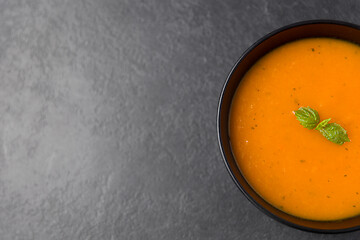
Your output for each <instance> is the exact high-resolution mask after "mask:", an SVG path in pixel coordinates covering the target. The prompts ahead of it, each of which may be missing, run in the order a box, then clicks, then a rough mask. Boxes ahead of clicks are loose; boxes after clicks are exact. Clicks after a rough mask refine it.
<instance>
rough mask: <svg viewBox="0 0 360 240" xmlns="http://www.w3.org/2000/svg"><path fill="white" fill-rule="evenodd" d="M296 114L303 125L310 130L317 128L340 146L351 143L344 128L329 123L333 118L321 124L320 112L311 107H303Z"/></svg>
mask: <svg viewBox="0 0 360 240" xmlns="http://www.w3.org/2000/svg"><path fill="white" fill-rule="evenodd" d="M294 112H295V116H296V118H297V120H299V122H300V124H301V125H303V126H304V127H306V128H308V129H314V128H315V130H318V131H319V132H320V133H321V134H322V135H323V136H324V137H325V138H326V139H327V140H329V141H331V142H333V143H336V144H339V145H342V144H344V143H345V142H350V139H349V137H348V135H347V133H346V130H345V129H344V128H343V127H342V126H340V125H339V124H337V123H329V122H330V120H331V118H328V119H325V120H323V121H321V122H320V117H319V114H318V112H317V111H316V110H314V109H312V108H310V107H301V108H299V109H298V110H296V111H294ZM319 122H320V123H319Z"/></svg>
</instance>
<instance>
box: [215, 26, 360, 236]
mask: <svg viewBox="0 0 360 240" xmlns="http://www.w3.org/2000/svg"><path fill="white" fill-rule="evenodd" d="M313 24H333V25H342V26H346V27H351V28H354V29H356V30H359V31H360V25H356V24H353V23H349V22H345V21H340V20H332V19H313V20H305V21H299V22H295V23H291V24H288V25H285V26H283V27H280V28H277V29H275V30H273V31H271V32H269V33H267V34H265V35H264V36H263V37H261V38H259V39H258V40H257V41H256V42H255V43H253V44H252V45H250V47H248V48H247V49H246V50H245V51H244V52H243V53H242V54H241V56H240V58H238V60H237V61H236V62H235V64H234V65H233V67H232V68H231V70H230V72H229V74H228V75H227V78H226V80H225V83H224V84H223V87H222V90H221V93H220V97H219V100H218V108H217V120H216V121H217V122H216V127H217V138H218V144H219V147H220V152H221V156H222V159H223V162H224V164H225V167H226V169H227V171H228V173H229V174H230V176H231V178H232V180H233V181H234V183H235V185H236V186H237V187H238V188H239V189H240V191H241V192H242V193H243V195H245V197H246V198H247V199H248V200H249V201H250V202H251V203H252V204H253V205H255V207H257V208H258V209H259V210H260V211H261V212H263V213H265V214H266V215H267V216H269V217H271V218H272V219H275V220H276V221H278V222H281V223H283V224H285V225H287V226H290V227H293V228H296V229H300V230H304V231H308V232H314V233H328V234H331V233H345V232H352V231H356V230H359V229H360V223H359V225H357V226H354V227H350V228H341V229H320V228H312V227H307V226H302V225H299V224H296V223H294V222H290V221H288V220H286V219H284V218H281V217H280V216H277V215H275V214H274V213H272V212H270V211H268V210H267V209H265V208H264V207H263V206H262V205H261V204H260V203H259V202H258V201H256V200H255V199H254V198H253V197H252V196H250V194H249V193H248V192H247V191H246V190H245V189H244V188H243V186H242V185H241V183H240V182H239V181H238V179H237V178H236V176H235V174H234V172H233V171H232V169H231V167H230V165H229V162H228V160H227V156H226V154H225V150H224V147H223V141H224V140H223V139H222V138H221V132H222V130H221V110H222V103H223V100H224V94H225V91H226V89H227V86H228V83H229V81H230V79H231V78H232V76H233V74H234V72H235V70H236V69H237V67H238V66H239V64H240V63H241V62H242V61H243V59H245V58H246V56H248V55H249V53H250V52H251V51H252V50H253V49H255V48H256V47H257V46H259V45H260V44H261V43H263V42H264V41H266V40H267V39H269V38H270V37H272V36H274V35H277V34H279V33H281V32H283V31H286V30H288V29H291V28H295V27H300V26H305V25H313ZM265 54H266V53H265ZM227 131H228V130H227ZM239 170H240V169H239ZM244 178H245V177H244ZM250 187H251V186H250ZM254 191H255V190H254ZM260 197H261V196H260ZM261 198H262V197H261ZM264 201H266V200H264ZM269 204H270V203H269ZM270 205H271V204H270ZM271 206H272V205H271ZM272 207H273V206H272ZM274 208H275V207H274ZM286 214H288V213H286ZM288 215H290V214H288ZM290 216H293V215H290ZM293 217H295V218H297V217H296V216H293ZM359 217H360V216H359ZM302 220H305V221H309V222H326V221H314V220H308V219H302Z"/></svg>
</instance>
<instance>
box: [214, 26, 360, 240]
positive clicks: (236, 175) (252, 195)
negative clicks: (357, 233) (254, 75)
mask: <svg viewBox="0 0 360 240" xmlns="http://www.w3.org/2000/svg"><path fill="white" fill-rule="evenodd" d="M309 37H330V38H337V39H342V40H346V41H350V42H353V43H356V44H358V45H360V26H358V25H355V24H351V23H347V22H341V21H334V20H311V21H304V22H298V23H294V24H291V25H288V26H285V27H282V28H279V29H277V30H275V31H273V32H271V33H270V34H268V35H266V36H264V37H263V38H261V39H260V40H258V41H257V42H256V43H255V44H253V45H252V46H251V47H250V48H249V49H247V50H246V51H245V53H244V54H243V55H242V56H241V57H240V59H239V60H238V61H237V62H236V64H235V66H234V67H233V68H232V70H231V72H230V74H229V75H228V77H227V79H226V81H225V84H224V86H223V89H222V92H221V95H220V100H219V105H218V116H217V132H218V141H219V146H220V150H221V154H222V157H223V160H224V163H225V166H226V168H227V170H228V172H229V173H230V176H231V177H232V179H233V180H234V182H235V184H236V185H237V187H238V188H239V189H240V190H241V192H242V193H243V194H244V195H245V196H246V197H247V198H248V200H249V201H250V202H252V203H253V204H254V205H255V206H256V207H257V208H259V209H260V210H261V211H262V212H264V213H265V214H267V215H268V216H270V217H272V218H273V219H275V220H277V221H279V222H281V223H283V224H286V225H288V226H291V227H295V228H298V229H301V230H306V231H312V232H319V233H341V232H348V231H354V230H358V229H360V216H357V217H353V218H348V219H343V220H337V221H313V220H307V219H302V218H299V217H296V216H292V215H290V214H287V213H285V212H283V211H281V210H279V209H277V208H275V207H273V206H272V205H271V204H269V203H267V202H266V201H265V200H264V199H263V198H262V197H261V196H259V195H258V194H257V193H256V192H255V191H254V190H253V189H252V187H251V186H250V185H249V184H248V182H247V181H246V179H245V178H244V176H243V175H242V173H241V169H239V167H238V166H237V164H236V161H235V157H234V155H233V153H232V150H231V144H230V138H229V130H228V129H229V112H230V106H231V102H232V99H233V96H234V94H235V91H236V89H237V86H238V85H239V83H240V81H241V80H242V78H243V76H244V75H245V73H246V72H247V71H248V70H249V69H250V68H251V66H252V65H253V64H254V63H255V62H256V61H257V60H258V59H260V58H261V57H262V56H264V55H265V54H267V53H268V52H270V51H271V50H273V49H275V48H277V47H279V46H281V45H283V44H286V43H288V42H291V41H294V40H298V39H303V38H309Z"/></svg>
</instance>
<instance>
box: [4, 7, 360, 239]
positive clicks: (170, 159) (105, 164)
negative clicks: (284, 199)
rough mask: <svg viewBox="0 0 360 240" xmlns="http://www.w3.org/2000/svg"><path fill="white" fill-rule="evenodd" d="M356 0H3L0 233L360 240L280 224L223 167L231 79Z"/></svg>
mask: <svg viewBox="0 0 360 240" xmlns="http://www.w3.org/2000/svg"><path fill="white" fill-rule="evenodd" d="M359 10H360V3H359V2H358V1H286V0H283V1H271V0H262V1H252V0H247V1H235V0H234V1H229V0H227V1H206V0H203V1H198V0H195V1H194V0H184V1H183V0H182V1H177V0H172V1H165V0H164V1H132V0H128V1H125V0H124V1H120V0H119V1H117V0H102V1H100V0H98V1H96V0H80V1H75V0H74V1H70V0H67V1H63V0H32V1H25V0H11V1H10V0H9V1H0V22H1V24H0V103H1V104H0V143H1V144H0V236H1V239H4V240H8V239H9V240H10V239H11V240H14V239H41V240H42V239H44V240H48V239H89V240H96V239H110V240H114V239H156V240H161V239H279V240H281V239H287V240H288V239H359V238H360V232H353V233H348V234H342V235H321V234H313V233H307V232H302V231H299V230H296V229H292V228H290V227H287V226H284V225H282V224H280V223H278V222H276V221H274V220H272V219H270V218H269V217H267V216H264V215H263V214H262V213H261V212H260V211H259V210H257V209H256V208H255V207H254V206H252V205H251V204H250V203H249V202H248V201H247V200H246V199H245V197H244V196H243V195H242V194H241V193H240V191H239V190H238V189H237V188H236V187H235V185H234V184H233V182H232V180H231V179H230V177H229V175H228V173H227V172H226V170H225V167H224V164H223V163H222V160H221V157H220V153H219V149H218V146H217V137H216V108H217V101H218V96H219V93H220V90H221V87H222V84H223V82H224V80H225V77H226V75H227V74H228V72H229V70H230V69H231V67H232V65H233V64H234V62H235V61H236V60H237V58H238V57H239V56H240V55H241V53H242V52H243V51H244V50H245V49H246V48H247V47H248V46H250V45H251V44H252V43H253V42H254V41H256V40H257V39H258V38H259V37H261V36H262V35H264V34H266V33H268V32H269V31H271V30H274V29H275V28H277V27H280V26H283V25H286V24H289V23H293V22H295V21H300V20H308V19H314V18H332V19H339V20H345V21H350V22H353V23H360V15H359V14H358V13H359Z"/></svg>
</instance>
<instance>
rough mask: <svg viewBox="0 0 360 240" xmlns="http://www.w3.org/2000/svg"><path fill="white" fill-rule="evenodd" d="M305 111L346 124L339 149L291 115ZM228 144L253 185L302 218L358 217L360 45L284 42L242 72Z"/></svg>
mask: <svg viewBox="0 0 360 240" xmlns="http://www.w3.org/2000/svg"><path fill="white" fill-rule="evenodd" d="M307 106H310V107H311V108H313V109H316V110H317V111H318V112H319V115H320V116H321V120H323V119H326V118H330V117H331V118H332V120H331V122H336V123H339V124H340V125H341V126H342V127H344V128H345V129H346V130H347V132H348V136H349V138H350V140H351V141H350V142H347V143H345V144H343V145H337V144H335V143H332V142H330V141H328V140H327V139H326V138H324V137H323V136H322V135H321V134H320V133H319V132H318V131H315V130H309V129H306V128H304V127H302V126H301V125H300V124H299V121H297V119H296V117H295V116H294V113H293V111H294V110H297V109H298V108H299V107H307ZM229 123H230V129H229V134H230V141H231V146H232V150H233V153H234V156H235V158H236V161H237V164H238V166H239V168H240V169H241V171H242V173H243V175H244V177H245V178H246V179H247V181H248V183H249V184H250V185H251V186H252V188H253V189H254V190H255V191H256V192H257V193H258V194H259V195H260V196H262V197H263V198H264V199H265V200H266V201H267V202H269V203H270V204H272V205H273V206H275V207H277V208H278V209H280V210H282V211H284V212H287V213H289V214H292V215H294V216H298V217H301V218H305V219H312V220H321V221H324V220H339V219H344V218H349V217H352V216H355V215H359V214H360V47H359V46H358V45H356V44H353V43H350V42H347V41H343V40H337V39H332V38H308V39H302V40H297V41H294V42H291V43H288V44H285V45H283V46H281V47H279V48H277V49H275V50H273V51H271V52H270V53H268V54H267V55H265V56H264V57H262V58H261V59H260V60H259V61H257V63H256V64H254V66H253V67H252V68H251V69H250V70H249V71H248V72H247V73H246V75H245V76H244V78H243V79H242V81H241V83H240V85H239V87H238V89H237V90H236V94H235V96H234V99H233V102H232V106H231V111H230V122H229Z"/></svg>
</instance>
